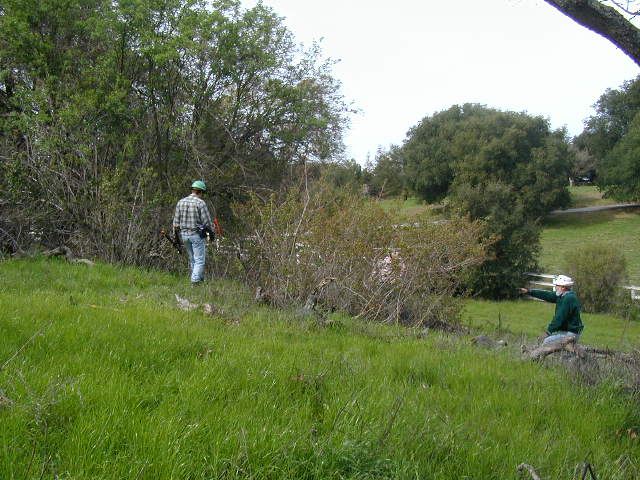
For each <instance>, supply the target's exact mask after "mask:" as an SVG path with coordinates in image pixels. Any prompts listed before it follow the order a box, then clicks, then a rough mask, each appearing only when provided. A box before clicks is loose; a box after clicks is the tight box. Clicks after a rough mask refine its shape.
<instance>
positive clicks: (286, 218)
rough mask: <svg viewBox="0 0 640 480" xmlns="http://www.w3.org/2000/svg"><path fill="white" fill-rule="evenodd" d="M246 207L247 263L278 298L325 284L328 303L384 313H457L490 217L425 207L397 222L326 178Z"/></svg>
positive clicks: (413, 320)
mask: <svg viewBox="0 0 640 480" xmlns="http://www.w3.org/2000/svg"><path fill="white" fill-rule="evenodd" d="M236 215H237V216H238V217H239V218H242V219H243V220H244V221H245V226H246V230H245V231H246V232H247V234H246V238H245V240H244V242H243V245H242V252H243V260H242V261H243V264H244V265H245V268H246V271H247V272H248V275H249V277H250V279H251V281H252V282H253V283H255V284H256V285H259V286H261V287H262V288H263V289H264V291H265V292H266V294H267V295H268V297H269V298H270V300H271V302H272V303H274V304H276V305H279V306H284V305H299V304H302V303H303V302H304V301H305V299H306V298H308V296H309V295H311V294H313V293H315V294H317V295H319V297H320V303H321V304H322V305H323V306H324V307H325V308H327V309H331V310H333V309H337V310H341V311H345V312H348V313H350V314H353V315H358V316H360V317H363V318H367V319H370V320H373V321H380V322H401V323H404V324H409V325H416V326H418V325H430V324H431V325H433V324H436V323H439V322H446V323H451V322H454V321H455V320H456V319H457V316H458V313H459V302H458V299H456V298H454V293H461V290H462V281H463V279H464V276H465V274H466V273H467V272H468V271H469V269H470V268H472V267H474V266H476V265H478V264H480V263H481V262H482V261H483V260H484V259H485V251H486V248H487V242H483V241H482V240H480V234H481V231H482V229H483V223H482V222H480V221H475V222H472V221H467V220H462V219H455V220H450V221H445V222H436V221H434V219H433V218H431V217H429V216H427V215H425V216H423V217H422V218H419V219H417V222H416V223H415V224H411V225H397V224H395V222H394V217H395V215H394V212H387V211H385V210H383V209H382V208H380V207H379V206H378V205H377V204H376V203H374V202H370V201H368V200H367V199H366V198H363V197H362V196H361V195H358V194H350V193H346V192H344V191H336V190H334V189H332V188H329V187H327V186H326V185H325V184H323V183H316V184H315V185H312V186H311V187H310V188H309V189H308V190H302V189H293V190H290V191H288V192H286V194H284V195H283V196H282V197H277V196H275V195H273V196H272V197H270V198H269V199H267V200H266V201H263V200H261V199H259V198H258V197H257V196H254V197H253V198H252V201H251V202H249V203H248V204H245V205H238V206H236ZM325 284H326V285H327V286H326V287H323V288H321V289H319V285H325Z"/></svg>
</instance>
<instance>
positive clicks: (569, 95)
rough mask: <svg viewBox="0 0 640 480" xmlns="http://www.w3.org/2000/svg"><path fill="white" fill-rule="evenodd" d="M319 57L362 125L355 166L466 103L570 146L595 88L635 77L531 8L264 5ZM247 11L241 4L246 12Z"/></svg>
mask: <svg viewBox="0 0 640 480" xmlns="http://www.w3.org/2000/svg"><path fill="white" fill-rule="evenodd" d="M263 3H264V4H265V5H268V6H270V7H272V8H273V9H274V10H275V11H276V12H277V13H278V14H279V15H281V16H283V17H285V20H284V23H285V25H286V26H287V27H288V28H289V30H291V31H292V32H293V34H294V35H295V37H296V41H297V42H299V43H304V44H305V45H310V44H311V42H312V41H314V40H320V39H322V40H321V47H322V51H323V54H324V56H325V57H330V58H333V59H335V60H339V63H338V64H337V65H336V66H335V67H334V69H333V72H334V76H335V77H336V78H337V79H339V80H340V81H341V82H342V87H343V89H342V91H343V94H344V96H345V98H346V99H347V100H348V101H352V102H353V103H354V106H355V107H356V108H358V109H360V111H361V113H360V114H357V115H354V116H353V117H352V119H351V128H350V131H349V132H348V133H347V134H346V137H345V143H346V145H347V148H348V152H347V153H348V156H349V157H350V158H355V159H356V161H358V163H360V164H364V163H365V160H366V158H367V154H369V155H370V157H371V159H372V160H373V158H374V156H375V152H376V150H377V148H378V146H383V147H385V148H386V147H388V146H389V145H390V144H392V143H395V144H401V143H402V141H403V140H404V138H405V135H406V132H407V130H408V129H409V128H410V127H412V126H414V125H415V124H417V123H418V122H419V121H420V120H421V119H422V118H423V117H425V116H427V115H432V114H433V113H435V112H437V111H440V110H444V109H446V108H449V107H450V106H451V105H454V104H463V103H466V102H474V103H482V104H485V105H487V106H489V107H494V108H499V109H502V110H514V111H527V112H528V113H530V114H533V115H542V116H544V117H547V118H549V119H550V122H551V126H552V127H553V128H558V127H561V126H566V127H567V128H568V130H569V133H570V134H571V135H577V134H579V133H580V132H581V131H582V126H583V120H584V119H585V118H586V117H588V116H589V115H591V114H592V113H593V108H592V105H593V104H594V103H595V102H596V100H597V99H598V97H599V96H600V95H601V94H602V93H604V91H605V89H606V88H617V87H619V86H620V85H621V84H622V82H624V81H625V80H630V79H632V78H634V77H635V76H636V75H638V74H639V73H640V71H639V69H638V67H637V66H636V65H635V63H633V61H632V60H631V59H629V58H628V57H627V56H626V55H625V54H624V53H623V52H622V51H621V50H619V49H617V48H616V47H615V46H614V45H613V44H612V43H610V42H609V41H608V40H606V39H604V38H603V37H601V36H599V35H597V34H596V33H594V32H591V31H589V30H587V29H586V28H584V27H581V26H580V25H578V24H576V23H575V22H574V21H573V20H571V19H569V18H567V17H565V16H564V15H562V14H561V13H560V12H559V11H557V10H555V9H554V8H553V7H551V6H549V5H548V4H546V3H545V2H543V1H542V0H457V1H448V0H395V1H393V0H316V1H308V0H263ZM255 4H256V0H243V6H245V7H251V6H253V5H255Z"/></svg>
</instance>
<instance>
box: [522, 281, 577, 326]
mask: <svg viewBox="0 0 640 480" xmlns="http://www.w3.org/2000/svg"><path fill="white" fill-rule="evenodd" d="M529 295H531V296H532V297H535V298H539V299H541V300H544V301H546V302H551V303H555V304H556V313H555V315H554V316H553V318H552V319H551V323H550V324H549V326H548V327H547V333H548V334H549V335H552V334H553V333H554V332H557V331H559V330H562V331H565V332H573V333H578V334H579V333H581V332H582V329H583V328H584V325H583V324H582V320H581V319H580V302H579V301H578V297H576V294H575V293H574V292H573V290H569V291H568V292H566V293H565V294H564V295H562V296H561V297H558V296H557V295H556V294H555V292H550V291H548V290H529Z"/></svg>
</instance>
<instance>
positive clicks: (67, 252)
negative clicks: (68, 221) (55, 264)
mask: <svg viewBox="0 0 640 480" xmlns="http://www.w3.org/2000/svg"><path fill="white" fill-rule="evenodd" d="M42 255H44V256H45V257H61V256H64V257H65V258H66V259H67V262H71V263H82V264H84V265H86V266H88V267H95V265H96V264H95V263H93V262H92V261H91V260H87V259H86V258H77V257H76V256H75V255H74V254H73V252H72V251H71V249H70V248H69V247H67V246H65V245H63V246H61V247H56V248H53V249H51V250H47V251H46V252H43V253H42Z"/></svg>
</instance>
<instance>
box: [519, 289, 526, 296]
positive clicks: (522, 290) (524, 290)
mask: <svg viewBox="0 0 640 480" xmlns="http://www.w3.org/2000/svg"><path fill="white" fill-rule="evenodd" d="M518 291H519V292H520V293H521V294H522V295H526V294H527V293H529V289H528V288H519V289H518Z"/></svg>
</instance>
